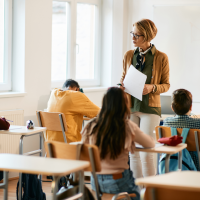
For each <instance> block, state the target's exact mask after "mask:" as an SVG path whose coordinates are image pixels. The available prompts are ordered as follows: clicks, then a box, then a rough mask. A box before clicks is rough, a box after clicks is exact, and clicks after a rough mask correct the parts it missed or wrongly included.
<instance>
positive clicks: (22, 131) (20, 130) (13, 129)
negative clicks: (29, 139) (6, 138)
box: [0, 125, 46, 135]
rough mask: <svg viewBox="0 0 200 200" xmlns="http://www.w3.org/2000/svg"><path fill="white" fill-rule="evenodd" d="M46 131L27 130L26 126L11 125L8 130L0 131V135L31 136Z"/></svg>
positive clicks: (38, 128)
mask: <svg viewBox="0 0 200 200" xmlns="http://www.w3.org/2000/svg"><path fill="white" fill-rule="evenodd" d="M42 131H46V128H45V127H34V129H27V128H26V126H14V125H11V126H10V129H9V130H6V131H3V130H1V131H0V134H13V135H31V134H34V133H38V132H42Z"/></svg>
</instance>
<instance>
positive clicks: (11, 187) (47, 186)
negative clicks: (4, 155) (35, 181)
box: [0, 180, 52, 200]
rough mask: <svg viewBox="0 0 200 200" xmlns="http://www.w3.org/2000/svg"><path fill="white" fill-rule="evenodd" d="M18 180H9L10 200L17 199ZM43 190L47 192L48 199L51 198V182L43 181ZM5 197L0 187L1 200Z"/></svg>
mask: <svg viewBox="0 0 200 200" xmlns="http://www.w3.org/2000/svg"><path fill="white" fill-rule="evenodd" d="M17 182H18V180H13V181H9V184H8V200H16V199H17V198H16V187H17ZM42 189H43V192H44V193H45V194H46V200H51V199H52V197H51V183H50V182H42ZM2 199H3V189H0V200H2Z"/></svg>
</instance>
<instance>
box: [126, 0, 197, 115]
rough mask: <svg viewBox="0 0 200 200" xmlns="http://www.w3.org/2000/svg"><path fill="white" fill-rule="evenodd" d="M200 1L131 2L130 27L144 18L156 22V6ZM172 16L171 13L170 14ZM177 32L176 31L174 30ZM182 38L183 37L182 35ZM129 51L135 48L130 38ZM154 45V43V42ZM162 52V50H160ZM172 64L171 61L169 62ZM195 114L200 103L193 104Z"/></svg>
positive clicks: (145, 0) (146, 0)
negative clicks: (154, 17) (154, 15)
mask: <svg viewBox="0 0 200 200" xmlns="http://www.w3.org/2000/svg"><path fill="white" fill-rule="evenodd" d="M199 4H200V0H140V1H138V0H129V27H131V26H132V24H133V23H134V22H135V21H138V20H140V19H142V18H149V19H151V20H153V21H154V19H153V11H154V6H155V5H159V6H169V5H170V6H176V5H186V6H187V5H199ZM169 15H170V13H169ZM173 31H176V30H173ZM158 32H159V30H158ZM180 37H181V35H180ZM163 39H164V38H163ZM129 41H130V42H129V43H128V45H129V49H132V48H133V46H132V44H131V38H129ZM182 41H184V38H182ZM153 43H154V41H153ZM172 48H173V44H172ZM159 50H161V51H162V49H159ZM169 63H170V60H169ZM186 77H187V78H189V79H190V78H192V77H190V74H187V76H186ZM194 87H198V83H197V82H196V84H194ZM199 98H200V93H199ZM199 98H196V99H199ZM192 112H193V113H195V114H198V113H200V102H197V101H195V102H193V110H192Z"/></svg>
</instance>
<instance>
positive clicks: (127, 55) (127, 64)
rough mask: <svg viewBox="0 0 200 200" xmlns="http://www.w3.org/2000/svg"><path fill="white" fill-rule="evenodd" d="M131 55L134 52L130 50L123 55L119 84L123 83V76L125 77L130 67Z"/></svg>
mask: <svg viewBox="0 0 200 200" xmlns="http://www.w3.org/2000/svg"><path fill="white" fill-rule="evenodd" d="M133 53H134V50H130V51H127V52H126V53H125V54H124V58H123V68H122V76H121V79H120V82H121V83H122V82H123V81H124V78H125V76H126V73H127V69H128V67H130V65H131V61H132V57H133Z"/></svg>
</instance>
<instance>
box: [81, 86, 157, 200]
mask: <svg viewBox="0 0 200 200" xmlns="http://www.w3.org/2000/svg"><path fill="white" fill-rule="evenodd" d="M129 118H130V108H129V106H128V100H127V97H126V95H125V92H124V91H123V90H122V89H120V88H110V89H109V90H108V91H107V93H106V94H105V95H104V98H103V105H102V108H101V111H100V113H99V115H98V116H97V118H95V119H93V120H92V121H91V122H90V123H88V125H87V126H86V127H85V129H84V130H83V133H82V138H83V143H89V144H95V145H97V146H98V148H99V152H100V158H101V167H102V171H101V173H100V174H98V175H97V178H98V183H99V186H100V190H101V192H103V193H112V194H117V193H120V192H128V193H136V195H137V197H136V198H132V199H139V188H138V186H137V185H135V179H134V178H133V174H132V171H130V170H129V165H128V154H129V151H130V152H131V153H134V149H135V142H137V143H139V144H141V145H143V146H144V147H154V145H155V141H154V139H153V138H151V137H150V136H148V135H146V134H144V133H143V132H142V131H141V130H140V128H139V127H138V126H137V125H136V124H135V123H134V122H132V121H131V120H130V119H129ZM91 184H92V189H93V190H95V186H94V179H93V178H92V177H91Z"/></svg>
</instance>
